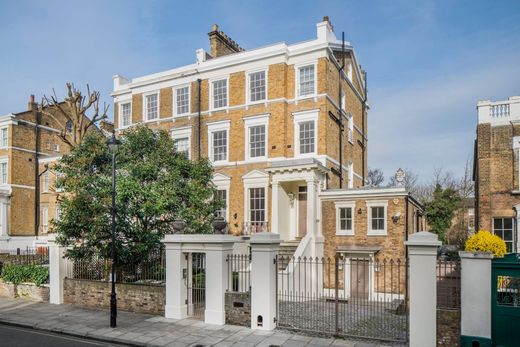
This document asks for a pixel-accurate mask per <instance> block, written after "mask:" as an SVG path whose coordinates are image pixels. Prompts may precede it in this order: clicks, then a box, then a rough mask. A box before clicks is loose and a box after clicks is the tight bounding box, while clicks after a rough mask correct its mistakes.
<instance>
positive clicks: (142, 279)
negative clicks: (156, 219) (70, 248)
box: [67, 250, 166, 286]
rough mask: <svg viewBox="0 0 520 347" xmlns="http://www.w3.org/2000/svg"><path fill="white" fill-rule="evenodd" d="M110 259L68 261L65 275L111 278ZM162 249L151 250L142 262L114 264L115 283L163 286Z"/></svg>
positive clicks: (105, 280)
mask: <svg viewBox="0 0 520 347" xmlns="http://www.w3.org/2000/svg"><path fill="white" fill-rule="evenodd" d="M111 268H112V260H111V259H105V258H102V257H98V256H95V257H91V258H90V259H81V260H73V261H70V262H69V265H68V268H67V277H68V278H71V279H80V280H88V281H97V282H109V281H110V280H111V277H110V276H111ZM165 269H166V258H165V254H164V250H160V251H157V252H153V253H151V254H150V255H149V257H148V258H147V259H146V260H145V261H142V262H139V263H133V264H123V265H121V264H120V265H116V270H115V273H116V276H115V277H116V283H126V284H144V285H155V286H164V285H165V283H166V271H165Z"/></svg>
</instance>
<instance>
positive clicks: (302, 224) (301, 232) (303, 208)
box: [296, 187, 307, 237]
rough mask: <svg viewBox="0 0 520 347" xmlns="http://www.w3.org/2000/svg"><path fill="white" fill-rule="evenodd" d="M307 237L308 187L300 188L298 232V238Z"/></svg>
mask: <svg viewBox="0 0 520 347" xmlns="http://www.w3.org/2000/svg"><path fill="white" fill-rule="evenodd" d="M305 235H307V187H298V232H297V233H296V236H297V237H304V236H305Z"/></svg>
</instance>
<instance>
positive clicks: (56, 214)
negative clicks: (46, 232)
mask: <svg viewBox="0 0 520 347" xmlns="http://www.w3.org/2000/svg"><path fill="white" fill-rule="evenodd" d="M60 219H61V206H60V204H56V206H55V207H54V220H55V221H59V220H60Z"/></svg>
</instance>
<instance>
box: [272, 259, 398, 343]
mask: <svg viewBox="0 0 520 347" xmlns="http://www.w3.org/2000/svg"><path fill="white" fill-rule="evenodd" d="M276 266H277V269H278V276H277V324H278V326H279V327H281V328H285V329H289V330H297V331H305V332H311V333H317V334H325V335H330V336H332V335H338V336H351V337H358V338H370V339H379V340H387V341H399V342H405V341H407V340H408V297H407V266H408V264H407V262H406V261H402V260H400V259H397V260H394V259H390V260H388V259H383V260H382V261H374V260H373V259H372V258H349V257H344V256H341V255H337V256H335V257H331V258H306V257H303V258H294V257H292V258H288V257H283V256H279V257H277V258H276Z"/></svg>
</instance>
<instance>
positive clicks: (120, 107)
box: [118, 100, 132, 129]
mask: <svg viewBox="0 0 520 347" xmlns="http://www.w3.org/2000/svg"><path fill="white" fill-rule="evenodd" d="M123 105H130V123H129V124H128V125H125V123H124V121H123ZM118 108H119V128H121V129H124V128H128V127H129V126H131V125H132V101H130V100H129V101H122V102H120V103H119V106H118Z"/></svg>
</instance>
